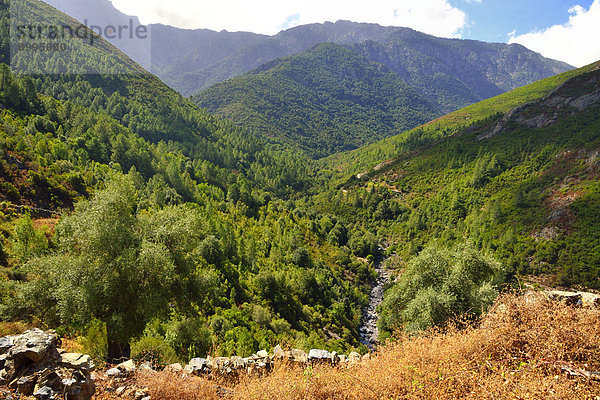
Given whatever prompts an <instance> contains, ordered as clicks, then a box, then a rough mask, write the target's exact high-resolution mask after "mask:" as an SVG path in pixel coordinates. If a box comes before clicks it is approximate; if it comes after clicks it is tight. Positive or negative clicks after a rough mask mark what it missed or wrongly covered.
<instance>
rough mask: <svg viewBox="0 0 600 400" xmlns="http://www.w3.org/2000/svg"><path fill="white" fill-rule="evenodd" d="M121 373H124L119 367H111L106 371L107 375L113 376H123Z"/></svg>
mask: <svg viewBox="0 0 600 400" xmlns="http://www.w3.org/2000/svg"><path fill="white" fill-rule="evenodd" d="M121 375H123V372H122V371H121V370H120V369H118V368H111V369H109V370H108V371H106V376H108V377H111V378H114V377H117V376H121Z"/></svg>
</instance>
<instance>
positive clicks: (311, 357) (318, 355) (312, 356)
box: [308, 349, 332, 362]
mask: <svg viewBox="0 0 600 400" xmlns="http://www.w3.org/2000/svg"><path fill="white" fill-rule="evenodd" d="M331 360H332V356H331V353H330V352H328V351H327V350H319V349H312V350H311V351H309V352H308V361H311V362H314V361H331Z"/></svg>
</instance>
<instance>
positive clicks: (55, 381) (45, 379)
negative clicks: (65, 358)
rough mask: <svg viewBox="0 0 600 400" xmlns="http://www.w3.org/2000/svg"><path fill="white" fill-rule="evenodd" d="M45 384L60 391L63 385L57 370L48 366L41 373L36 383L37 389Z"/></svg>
mask: <svg viewBox="0 0 600 400" xmlns="http://www.w3.org/2000/svg"><path fill="white" fill-rule="evenodd" d="M44 386H48V387H50V388H52V389H54V390H56V391H60V390H61V389H62V387H63V385H62V379H61V377H60V376H59V375H58V373H57V372H56V371H53V370H51V369H48V368H47V369H45V370H43V371H42V372H41V373H40V374H39V376H38V380H37V382H36V385H35V391H37V390H38V389H40V388H42V387H44Z"/></svg>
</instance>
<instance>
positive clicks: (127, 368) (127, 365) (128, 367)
mask: <svg viewBox="0 0 600 400" xmlns="http://www.w3.org/2000/svg"><path fill="white" fill-rule="evenodd" d="M116 368H118V369H120V370H121V371H123V372H125V373H126V374H131V373H133V372H135V370H136V367H135V362H133V360H127V361H125V362H122V363H121V364H119V365H117V367H116Z"/></svg>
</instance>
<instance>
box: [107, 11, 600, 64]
mask: <svg viewBox="0 0 600 400" xmlns="http://www.w3.org/2000/svg"><path fill="white" fill-rule="evenodd" d="M111 1H112V2H113V4H114V5H115V7H117V8H118V9H119V10H121V11H122V12H124V13H126V14H129V15H136V16H138V17H139V18H140V20H141V22H142V23H144V24H150V23H163V24H168V25H173V26H177V27H180V28H189V29H197V28H207V29H213V30H217V31H220V30H223V29H225V30H228V31H250V32H256V33H263V34H269V35H272V34H275V33H277V32H279V31H281V30H283V29H287V28H292V27H294V26H297V25H302V24H307V23H314V22H325V21H337V20H340V19H346V20H351V21H354V22H373V23H378V24H381V25H393V26H406V27H410V28H413V29H416V30H418V31H421V32H425V33H429V34H432V35H435V36H442V37H453V38H463V39H476V40H483V41H488V42H502V43H519V44H522V45H524V46H525V47H528V48H530V49H532V50H534V51H537V52H539V53H541V54H542V55H544V56H546V57H550V58H554V59H557V60H561V61H565V62H567V63H569V64H571V65H573V66H576V67H580V66H583V65H586V64H589V63H591V62H594V61H597V60H600V0H366V1H365V0H361V1H353V0H210V1H209V0H170V1H168V2H165V1H164V0H111Z"/></svg>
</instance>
